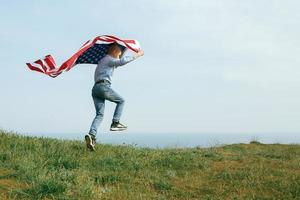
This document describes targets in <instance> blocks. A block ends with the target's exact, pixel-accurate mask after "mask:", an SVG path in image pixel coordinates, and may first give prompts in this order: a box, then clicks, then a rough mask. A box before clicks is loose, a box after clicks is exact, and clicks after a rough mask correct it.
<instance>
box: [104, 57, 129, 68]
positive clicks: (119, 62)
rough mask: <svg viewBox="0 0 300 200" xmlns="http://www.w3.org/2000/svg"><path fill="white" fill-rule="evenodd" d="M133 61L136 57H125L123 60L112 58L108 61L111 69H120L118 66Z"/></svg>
mask: <svg viewBox="0 0 300 200" xmlns="http://www.w3.org/2000/svg"><path fill="white" fill-rule="evenodd" d="M133 60H135V57H133V56H124V57H122V58H121V59H116V58H111V59H109V61H108V65H109V66H110V67H118V66H122V65H125V64H127V63H129V62H131V61H133Z"/></svg>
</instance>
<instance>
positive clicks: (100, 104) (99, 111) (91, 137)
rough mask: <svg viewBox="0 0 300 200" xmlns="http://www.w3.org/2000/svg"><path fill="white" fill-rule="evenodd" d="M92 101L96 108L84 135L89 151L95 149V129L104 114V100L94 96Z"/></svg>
mask: <svg viewBox="0 0 300 200" xmlns="http://www.w3.org/2000/svg"><path fill="white" fill-rule="evenodd" d="M93 101H94V105H95V109H96V116H95V118H94V120H93V122H92V125H91V128H90V131H89V134H87V135H85V137H84V138H85V142H86V146H87V148H88V149H90V150H91V151H94V150H95V142H96V135H97V129H98V128H99V126H100V124H101V122H102V120H103V115H104V108H105V100H104V99H102V98H98V97H94V96H93Z"/></svg>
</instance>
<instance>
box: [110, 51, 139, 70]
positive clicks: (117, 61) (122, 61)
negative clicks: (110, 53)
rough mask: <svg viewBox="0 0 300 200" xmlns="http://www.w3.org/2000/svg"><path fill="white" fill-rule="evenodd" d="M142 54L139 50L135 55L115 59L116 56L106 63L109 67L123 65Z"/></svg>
mask: <svg viewBox="0 0 300 200" xmlns="http://www.w3.org/2000/svg"><path fill="white" fill-rule="evenodd" d="M143 55H144V51H142V50H140V51H139V52H138V53H137V54H136V55H134V56H124V57H122V58H121V59H116V58H111V59H110V61H109V62H108V65H109V66H111V67H118V66H122V65H125V64H127V63H129V62H131V61H133V60H135V59H137V58H138V57H141V56H143Z"/></svg>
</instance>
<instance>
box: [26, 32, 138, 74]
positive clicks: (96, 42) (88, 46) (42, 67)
mask: <svg viewBox="0 0 300 200" xmlns="http://www.w3.org/2000/svg"><path fill="white" fill-rule="evenodd" d="M111 43H117V44H118V45H119V47H120V48H121V50H122V54H123V53H124V52H125V51H126V50H127V49H129V50H131V51H133V52H138V51H139V50H140V48H141V47H140V45H139V42H138V41H137V40H122V39H120V38H117V37H115V36H111V35H102V36H98V37H96V38H94V39H92V40H89V41H87V42H86V43H85V44H83V45H82V47H81V48H80V49H79V50H78V51H77V52H76V53H75V54H74V55H73V56H71V57H70V58H69V59H68V60H66V61H65V62H64V63H63V64H62V65H61V66H59V67H57V66H56V64H55V60H54V58H53V57H52V56H51V55H47V56H45V57H44V58H42V59H39V60H37V61H35V62H33V63H26V65H27V66H28V67H29V68H30V69H31V70H33V71H37V72H41V73H43V74H46V75H48V76H51V77H53V78H55V77H57V76H58V75H59V74H61V73H62V72H64V71H69V70H70V69H71V68H72V67H74V66H75V65H77V64H97V63H98V61H99V60H101V59H102V58H103V57H104V56H105V55H106V54H107V49H108V46H109V44H111Z"/></svg>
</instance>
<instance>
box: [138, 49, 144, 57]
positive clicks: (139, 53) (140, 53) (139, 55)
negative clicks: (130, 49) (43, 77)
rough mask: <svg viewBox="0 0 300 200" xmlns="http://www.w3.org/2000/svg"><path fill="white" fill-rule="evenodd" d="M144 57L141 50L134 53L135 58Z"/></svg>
mask: <svg viewBox="0 0 300 200" xmlns="http://www.w3.org/2000/svg"><path fill="white" fill-rule="evenodd" d="M143 55H144V51H143V50H139V52H137V53H136V57H137V58H138V57H141V56H143Z"/></svg>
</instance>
